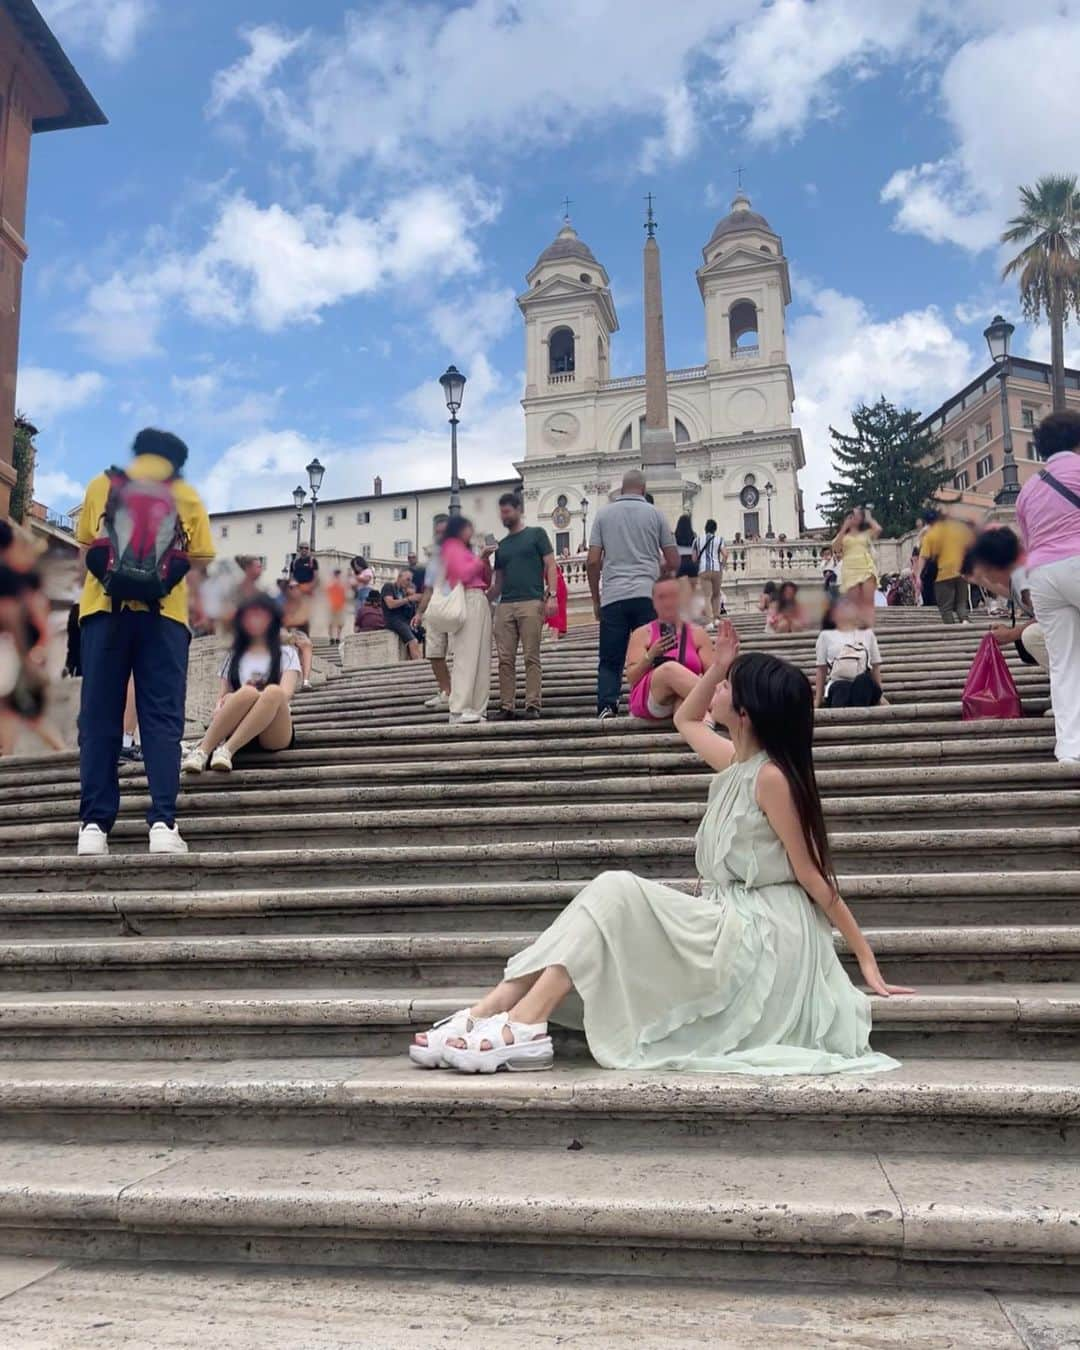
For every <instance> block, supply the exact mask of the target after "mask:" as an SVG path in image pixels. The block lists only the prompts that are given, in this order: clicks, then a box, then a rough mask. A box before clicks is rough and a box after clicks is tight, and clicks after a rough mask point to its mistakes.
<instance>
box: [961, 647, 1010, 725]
mask: <svg viewBox="0 0 1080 1350" xmlns="http://www.w3.org/2000/svg"><path fill="white" fill-rule="evenodd" d="M963 709H964V721H965V722H974V721H976V720H977V719H978V718H980V717H1022V716H1023V715H1024V714H1023V709H1022V708H1021V707H1020V694H1019V693H1018V691H1017V688H1016V682H1015V681H1014V680H1013V677H1012V675H1011V674H1010V673H1009V666H1008V663H1007V662H1006V660H1005V657H1004V655H1003V654H1002V651H1001V648H1000V647H999V646H998V645H997V643H996V642H995V641H994V638H993V635H992V634H991V633H987V635H986V636H985V637H984V638H983V640H982V642H980V643H979V650H978V651H977V652H976V653H975V660H974V661H972V663H971V669H970V670H969V671H968V677H967V683H966V684H965V685H964V697H963Z"/></svg>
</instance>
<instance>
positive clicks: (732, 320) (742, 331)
mask: <svg viewBox="0 0 1080 1350" xmlns="http://www.w3.org/2000/svg"><path fill="white" fill-rule="evenodd" d="M728 326H729V328H730V331H731V354H732V356H752V355H753V354H754V353H755V352H756V351H757V350H758V314H757V305H755V304H754V302H753V301H752V300H739V301H738V302H737V303H736V304H734V305H732V307H731V314H730V315H729V318H728Z"/></svg>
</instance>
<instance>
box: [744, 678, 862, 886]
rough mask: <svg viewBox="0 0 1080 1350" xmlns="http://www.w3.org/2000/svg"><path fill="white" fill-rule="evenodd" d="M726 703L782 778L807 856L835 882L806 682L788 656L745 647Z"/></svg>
mask: <svg viewBox="0 0 1080 1350" xmlns="http://www.w3.org/2000/svg"><path fill="white" fill-rule="evenodd" d="M728 680H729V681H730V683H731V703H732V707H733V708H734V709H735V711H736V712H739V713H742V712H744V713H746V715H747V716H748V717H749V719H750V725H751V726H752V727H753V728H754V735H755V736H756V737H757V738H758V740H759V741H760V742H761V748H762V750H764V751H765V753H766V754H767V755H768V756H769V758H770V759H771V760H772V762H773V763H774V764H775V765H776V766H777V768H778V769H779V770H780V772H781V773H782V774H783V775H784V777H785V778H786V779H787V781H788V786H789V787H790V788H791V795H792V797H793V798H794V800H795V810H796V811H797V813H798V816H799V823H800V824H801V825H802V831H803V837H804V838H805V839H806V847H807V848H808V849H809V850H810V856H811V858H813V860H814V864H815V866H816V867H817V868H818V870H819V871H820V872H821V875H822V876H823V877H824V878H825V879H826V881H829V882H831V883H832V885H834V886H835V885H836V872H835V870H834V868H833V861H832V853H831V850H830V849H829V836H828V834H827V832H826V830H825V817H824V815H823V814H822V810H821V797H820V795H819V793H818V786H817V779H816V778H815V777H814V757H813V741H814V696H813V694H812V692H811V690H810V681H809V680H808V679H807V678H806V676H805V675H804V674H803V673H802V671H801V670H798V669H797V668H796V667H795V666H793V665H792V664H791V663H790V662H789V661H781V660H780V658H779V657H776V656H767V655H766V654H765V653H764V652H747V653H746V654H745V655H743V656H739V657H736V659H735V660H734V661H733V662H732V666H731V669H730V671H729V672H728Z"/></svg>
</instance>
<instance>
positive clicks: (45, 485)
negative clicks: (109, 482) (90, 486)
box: [34, 469, 85, 511]
mask: <svg viewBox="0 0 1080 1350" xmlns="http://www.w3.org/2000/svg"><path fill="white" fill-rule="evenodd" d="M84 490H85V485H84V484H82V483H79V482H76V480H75V479H74V478H72V476H71V475H70V474H69V473H64V471H63V470H62V469H46V470H45V471H44V472H43V471H42V470H41V469H37V470H36V471H35V473H34V500H35V501H37V502H41V503H42V505H44V506H48V507H51V508H52V510H54V511H70V510H71V508H72V507H73V506H78V504H79V503H80V502H81V501H82V499H83V492H84Z"/></svg>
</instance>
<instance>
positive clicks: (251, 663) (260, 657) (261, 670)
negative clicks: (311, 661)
mask: <svg viewBox="0 0 1080 1350" xmlns="http://www.w3.org/2000/svg"><path fill="white" fill-rule="evenodd" d="M231 661H232V653H231V652H229V653H228V654H227V655H226V657H225V660H224V661H223V662H222V663H221V671H220V674H221V678H222V679H223V680H227V679H228V678H229V665H230V663H231ZM287 670H295V671H296V673H297V674H298V675H299V674H300V656H299V653H298V652H297V650H296V648H295V647H293V646H291V645H290V644H288V643H284V642H283V643H282V644H281V673H282V675H284V674H285V672H286V671H287ZM269 671H270V653H269V652H267V651H261V652H260V651H246V652H245V653H244V654H243V656H242V657H241V658H240V670H239V672H238V674H239V676H240V683H241V685H245V684H249V683H250V682H251V681H252V680H260V681H261V680H265V679H266V676H267V674H268V673H269Z"/></svg>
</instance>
